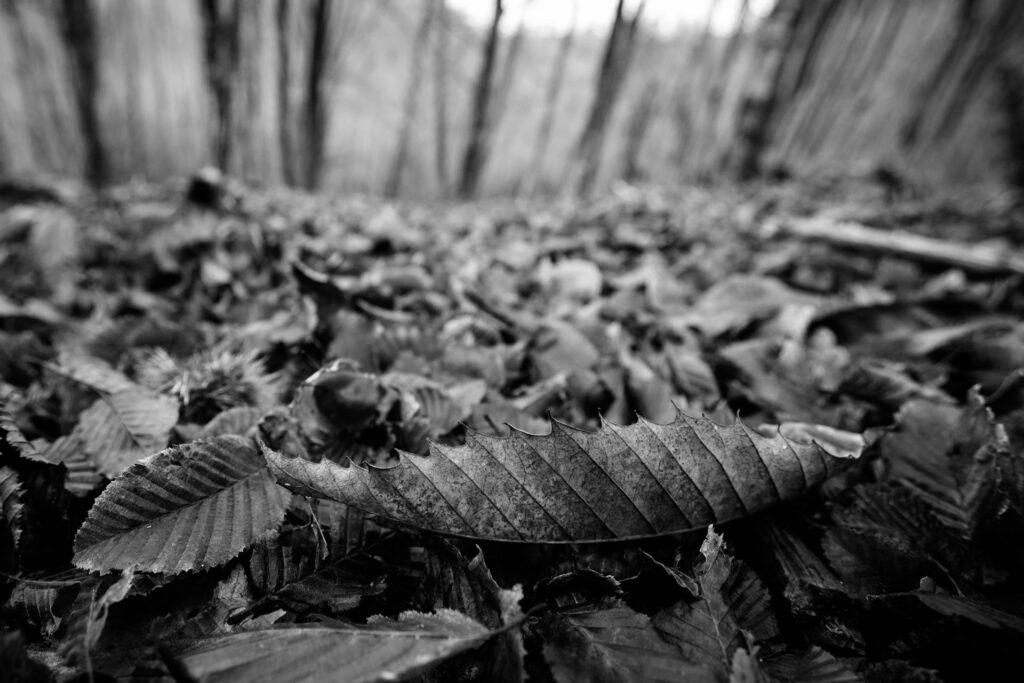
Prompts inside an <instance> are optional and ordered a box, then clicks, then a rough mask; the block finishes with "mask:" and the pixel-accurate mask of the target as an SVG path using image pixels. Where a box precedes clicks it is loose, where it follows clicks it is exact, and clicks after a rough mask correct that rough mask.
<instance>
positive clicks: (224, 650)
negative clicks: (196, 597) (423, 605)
mask: <svg viewBox="0 0 1024 683" xmlns="http://www.w3.org/2000/svg"><path fill="white" fill-rule="evenodd" d="M488 634H489V632H488V631H487V629H485V628H484V627H483V626H481V625H480V624H478V623H477V622H475V621H473V620H472V619H470V618H469V617H466V616H465V615H462V614H460V613H458V612H454V611H452V610H439V611H438V613H437V614H418V613H414V612H406V613H403V614H402V615H401V616H400V617H399V619H398V621H389V620H383V619H382V620H377V621H374V622H372V623H371V624H368V625H367V626H352V627H350V628H323V627H310V628H302V627H294V628H280V629H267V630H260V631H249V632H244V633H235V634H231V635H227V636H221V637H217V638H212V639H209V640H207V641H205V642H203V643H201V644H200V645H199V646H198V647H197V648H195V649H193V650H190V651H189V652H186V653H184V654H183V655H182V656H181V659H180V661H181V664H182V666H183V667H184V668H185V670H186V671H187V672H188V673H189V674H190V675H191V676H192V677H193V678H194V679H196V680H202V681H219V682H223V683H227V682H228V681H239V682H242V681H244V682H245V683H263V682H266V683H290V682H291V681H295V682H296V683H298V682H299V681H302V682H303V683H320V682H324V683H327V682H333V681H348V682H350V683H357V682H363V681H395V680H402V679H405V678H409V677H411V676H413V675H415V674H418V673H423V672H425V671H428V670H429V669H431V668H433V667H434V666H436V665H437V664H439V663H441V662H442V661H444V660H445V659H447V658H448V657H451V656H453V655H455V654H458V653H459V652H463V651H465V650H468V649H470V648H474V647H476V646H478V645H480V644H481V643H482V642H483V641H484V640H485V639H486V638H487V636H488Z"/></svg>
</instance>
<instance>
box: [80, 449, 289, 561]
mask: <svg viewBox="0 0 1024 683" xmlns="http://www.w3.org/2000/svg"><path fill="white" fill-rule="evenodd" d="M286 501H287V494H286V492H285V491H284V490H283V489H281V488H280V487H278V486H277V484H275V482H274V479H273V477H272V476H271V475H270V472H269V471H268V470H267V467H266V462H265V461H264V459H263V458H262V457H261V456H260V454H259V451H258V450H257V449H256V448H255V446H254V445H253V443H252V442H251V441H249V440H247V439H244V438H242V437H239V436H232V435H229V436H220V437H217V438H215V439H211V440H208V441H196V442H193V443H190V444H186V445H183V446H179V447H175V448H169V449H167V450H165V451H162V452H160V453H158V454H156V455H155V456H152V457H150V458H146V459H144V460H142V461H141V462H138V463H136V464H134V465H132V466H131V467H129V468H128V469H127V470H126V471H125V472H124V473H123V474H122V475H121V476H119V477H118V478H117V479H116V480H114V482H112V483H111V485H110V486H109V487H107V489H106V490H105V491H104V492H103V493H102V494H101V495H100V497H99V498H98V499H97V500H96V503H95V505H94V506H93V508H92V510H90V511H89V517H88V518H87V519H86V521H85V524H84V525H83V526H82V528H81V529H80V530H79V532H78V536H77V537H76V539H75V564H77V565H78V566H79V567H82V568H83V569H89V570H93V571H101V572H104V571H109V570H111V569H130V568H136V569H140V570H143V571H151V572H164V573H170V574H173V573H177V572H183V571H189V570H193V569H203V568H207V567H214V566H217V565H219V564H223V563H224V562H227V561H228V560H230V559H231V558H232V557H234V556H235V555H237V554H238V553H240V552H241V551H242V550H244V549H245V548H246V547H248V546H249V545H251V544H252V543H254V542H256V541H258V540H260V539H261V538H262V537H263V536H264V535H266V534H268V533H270V532H272V531H273V530H274V529H275V528H276V527H277V525H278V524H279V523H280V522H281V519H282V518H283V516H284V511H285V506H286Z"/></svg>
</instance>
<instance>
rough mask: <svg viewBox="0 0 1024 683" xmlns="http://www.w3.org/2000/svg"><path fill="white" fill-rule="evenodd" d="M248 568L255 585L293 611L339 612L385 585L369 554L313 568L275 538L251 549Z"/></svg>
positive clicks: (354, 605)
mask: <svg viewBox="0 0 1024 683" xmlns="http://www.w3.org/2000/svg"><path fill="white" fill-rule="evenodd" d="M248 570H249V578H250V580H251V581H252V583H253V584H254V585H255V586H257V587H258V588H259V589H260V590H261V591H262V592H263V593H265V594H266V595H268V596H271V597H273V599H274V600H275V602H277V603H278V604H281V605H284V606H286V607H287V608H288V609H290V610H293V611H295V612H309V611H319V612H322V613H326V614H341V613H343V612H346V611H348V610H351V609H353V608H355V607H357V606H358V605H359V603H360V602H361V601H362V599H363V598H364V597H366V596H370V595H379V594H380V593H382V592H384V587H385V581H384V577H383V574H384V572H383V569H382V567H381V566H380V563H379V562H376V561H373V558H372V557H365V558H364V557H360V556H353V557H343V558H341V559H339V560H337V561H335V562H332V563H330V564H328V565H325V566H322V567H319V568H317V569H316V570H315V571H314V570H313V568H312V567H308V566H305V565H304V563H302V562H300V561H297V560H296V557H295V553H293V552H292V548H290V547H289V546H283V545H280V544H279V543H278V542H277V540H276V539H269V540H268V541H267V542H265V543H261V544H259V545H257V546H256V547H254V548H253V551H252V554H251V555H250V557H249V562H248Z"/></svg>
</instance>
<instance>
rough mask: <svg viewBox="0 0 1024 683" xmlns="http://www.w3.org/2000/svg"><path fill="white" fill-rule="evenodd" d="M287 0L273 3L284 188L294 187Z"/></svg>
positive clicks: (279, 132) (289, 21) (295, 183)
mask: <svg viewBox="0 0 1024 683" xmlns="http://www.w3.org/2000/svg"><path fill="white" fill-rule="evenodd" d="M290 4H291V3H289V2H288V0H277V15H276V21H277V110H278V119H277V125H278V130H277V135H278V143H279V144H280V145H281V175H282V176H283V177H284V182H285V184H286V185H292V186H294V185H297V184H298V174H297V173H296V170H295V155H294V154H293V153H292V150H293V149H294V145H293V144H292V141H291V126H289V121H291V119H292V104H291V97H289V83H290V82H291V71H292V47H291V45H292V41H291V40H290V36H291V24H292V22H291V14H290V13H289V11H288V7H289V5H290Z"/></svg>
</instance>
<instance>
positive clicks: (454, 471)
mask: <svg viewBox="0 0 1024 683" xmlns="http://www.w3.org/2000/svg"><path fill="white" fill-rule="evenodd" d="M791 433H792V434H794V435H800V436H802V435H809V436H811V437H813V438H814V439H815V441H814V442H811V443H807V442H801V441H794V440H792V439H790V438H787V436H786V430H785V429H783V430H781V431H780V432H778V433H776V434H775V435H774V436H771V437H765V436H762V435H760V434H758V433H757V432H755V431H753V430H751V429H749V428H747V427H746V426H745V425H743V424H742V423H740V422H737V423H736V424H734V425H730V426H727V427H725V426H721V425H718V424H715V423H714V422H712V421H711V420H708V419H707V418H704V417H691V416H689V415H686V414H682V413H680V414H679V415H678V417H677V418H676V420H675V421H674V422H672V423H671V424H665V425H660V424H654V423H651V422H647V421H645V420H640V421H639V422H637V423H636V424H633V425H629V426H618V425H614V424H611V423H605V424H604V428H603V429H602V430H601V431H598V432H595V433H590V432H584V431H580V430H577V429H574V428H572V427H569V426H567V425H564V424H561V423H559V422H557V421H556V422H552V426H551V433H550V434H548V435H543V436H539V435H534V434H527V433H524V432H520V431H517V430H512V432H511V434H510V435H509V436H508V437H504V438H500V437H489V436H483V435H480V434H470V435H469V436H468V437H467V440H466V444H465V445H464V446H442V445H440V444H433V445H432V446H431V449H430V451H431V456H430V457H417V456H412V455H409V454H405V453H402V454H401V456H400V458H401V459H400V463H399V464H398V465H397V466H395V467H391V468H386V469H383V468H374V467H370V468H365V469H364V468H362V467H355V466H352V467H343V466H340V465H338V464H336V463H333V462H330V461H327V460H324V461H321V462H319V463H312V462H309V461H308V460H304V459H302V458H297V457H287V456H286V455H283V454H281V453H277V452H274V451H272V450H270V449H267V448H265V447H264V452H265V454H266V456H267V459H268V461H269V462H270V464H271V465H272V467H273V468H274V470H275V471H276V473H277V474H278V476H279V478H280V479H281V480H282V481H283V482H284V483H288V484H294V485H298V486H299V487H300V488H301V489H302V490H303V491H304V492H307V493H312V494H313V495H317V496H320V497H323V498H331V499H333V500H338V501H341V502H344V503H346V504H349V505H353V506H355V507H358V508H361V509H363V510H366V511H367V512H371V513H374V514H377V515H381V516H382V517H385V518H388V519H391V520H394V521H397V522H400V523H403V524H407V525H411V526H415V527H420V528H426V529H429V530H431V531H436V532H439V533H445V534H451V535H456V536H466V537H471V538H484V539H495V540H505V541H524V542H531V543H537V542H540V543H559V542H574V541H600V540H612V539H625V538H638V537H646V536H654V535H659V534H667V533H674V532H680V531H686V530H689V529H694V528H698V527H702V526H706V525H708V524H711V523H714V522H720V521H725V520H728V519H733V518H736V517H741V516H743V515H746V514H750V513H752V512H757V511H758V510H763V509H766V508H769V507H771V506H773V505H776V504H778V503H780V502H782V501H784V500H789V499H791V498H795V497H797V496H800V495H802V494H803V493H805V492H806V491H807V490H808V489H809V488H810V487H813V486H816V485H817V484H820V483H821V482H823V481H824V480H825V479H826V478H828V477H829V476H830V475H832V474H834V473H835V472H837V471H839V470H840V469H842V468H844V467H845V466H846V465H847V464H848V463H849V462H851V461H852V459H853V458H856V457H857V456H859V453H860V449H859V447H857V446H858V444H861V443H862V441H861V439H860V437H859V435H855V434H850V433H847V432H839V431H838V430H824V429H823V428H819V427H814V428H811V427H807V426H800V427H799V428H795V429H794V430H792V431H791ZM821 444H827V445H826V446H823V445H821Z"/></svg>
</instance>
